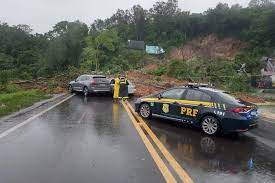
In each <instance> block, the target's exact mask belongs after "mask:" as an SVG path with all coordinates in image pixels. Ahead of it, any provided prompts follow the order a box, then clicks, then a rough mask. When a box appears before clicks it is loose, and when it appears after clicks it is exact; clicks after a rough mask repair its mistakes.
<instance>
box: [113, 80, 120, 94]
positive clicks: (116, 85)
mask: <svg viewBox="0 0 275 183" xmlns="http://www.w3.org/2000/svg"><path fill="white" fill-rule="evenodd" d="M119 89H120V79H119V78H118V77H116V78H115V85H114V96H113V97H114V99H118V98H119Z"/></svg>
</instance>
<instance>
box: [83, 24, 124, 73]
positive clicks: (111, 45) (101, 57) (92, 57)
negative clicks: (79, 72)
mask: <svg viewBox="0 0 275 183" xmlns="http://www.w3.org/2000/svg"><path fill="white" fill-rule="evenodd" d="M86 45H87V46H86V47H85V48H84V50H83V54H82V64H81V65H82V67H88V68H95V69H96V71H98V70H99V68H100V65H103V66H104V65H105V64H108V62H110V61H111V59H112V58H113V57H115V56H116V55H117V54H116V51H118V49H119V37H118V33H117V32H116V31H115V30H113V29H111V30H104V31H102V32H101V33H100V34H99V35H98V36H96V37H95V38H93V37H92V36H89V37H87V38H86ZM94 66H95V67H94Z"/></svg>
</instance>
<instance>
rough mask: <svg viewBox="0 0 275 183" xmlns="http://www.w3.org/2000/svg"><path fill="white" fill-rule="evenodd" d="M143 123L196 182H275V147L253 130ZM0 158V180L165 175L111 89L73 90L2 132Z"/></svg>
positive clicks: (59, 181) (62, 182)
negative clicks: (218, 132) (225, 132)
mask: <svg viewBox="0 0 275 183" xmlns="http://www.w3.org/2000/svg"><path fill="white" fill-rule="evenodd" d="M147 124H148V125H149V126H150V128H151V129H152V131H153V132H154V133H155V134H156V136H157V137H158V138H159V140H160V141H161V142H162V143H163V144H164V145H165V147H166V148H167V149H168V150H169V152H170V153H171V154H172V155H173V156H174V158H175V159H176V160H177V161H178V163H179V164H180V165H181V166H182V168H183V169H185V170H186V171H187V172H188V174H189V175H190V176H191V177H192V179H193V180H194V182H198V183H221V182H228V183H229V182H230V183H235V182H236V183H237V182H241V183H246V182H247V183H248V182H249V183H254V182H259V183H260V182H261V183H262V182H275V156H274V154H275V150H274V149H272V148H270V147H269V146H266V145H264V144H263V143H261V142H259V141H258V140H256V139H255V138H252V137H250V136H247V135H245V134H244V135H241V136H239V137H232V136H223V137H209V136H206V135H204V134H202V133H201V132H200V131H198V130H196V129H192V128H190V127H188V126H185V125H182V124H179V123H176V122H172V121H167V120H161V119H156V118H155V119H152V120H150V121H147ZM0 162H1V163H0V183H2V182H3V183H76V182H77V183H85V182H95V183H97V182H100V183H101V182H102V183H106V182H114V183H124V182H165V179H164V178H163V176H162V174H161V172H160V171H159V169H158V168H157V166H156V164H155V162H154V161H153V158H152V157H151V155H150V154H149V153H148V150H147V149H146V147H145V145H144V143H143V141H142V140H141V138H140V136H139V135H138V133H137V131H136V129H135V128H134V126H133V124H132V123H131V121H130V118H129V116H128V113H127V112H126V110H125V109H124V108H123V106H122V105H121V104H120V103H116V102H113V100H112V99H111V98H108V97H89V98H87V99H85V98H83V97H82V96H74V97H72V98H71V99H69V100H68V101H66V102H64V103H62V104H60V105H58V106H57V107H55V108H53V109H52V110H50V111H48V112H47V113H45V114H43V115H41V116H40V117H38V118H36V119H34V120H33V121H32V122H31V123H28V124H26V125H24V126H22V127H20V128H18V129H17V130H15V131H13V132H12V133H10V134H8V135H7V136H5V137H3V138H0ZM177 180H178V179H177Z"/></svg>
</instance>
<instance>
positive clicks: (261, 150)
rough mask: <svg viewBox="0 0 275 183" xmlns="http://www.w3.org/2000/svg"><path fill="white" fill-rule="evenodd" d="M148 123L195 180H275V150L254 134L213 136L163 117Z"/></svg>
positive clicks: (251, 181)
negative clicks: (252, 136) (250, 135)
mask: <svg viewBox="0 0 275 183" xmlns="http://www.w3.org/2000/svg"><path fill="white" fill-rule="evenodd" d="M167 123H170V124H167ZM148 125H149V126H150V127H151V129H152V130H153V131H154V133H155V134H156V135H157V136H158V138H159V139H160V140H161V141H162V143H163V144H164V145H165V146H166V147H167V149H168V150H169V151H170V152H171V153H172V154H173V155H174V157H175V158H176V159H177V161H178V162H179V163H180V164H181V165H182V167H183V168H184V169H186V170H187V171H188V172H189V173H190V175H191V176H192V178H193V179H194V181H195V182H198V183H208V182H209V183H215V182H217V183H219V182H225V183H226V182H228V183H235V182H249V183H253V182H275V157H274V153H275V151H274V150H271V149H270V148H268V147H266V146H264V145H261V144H259V143H258V142H256V141H255V140H254V139H253V138H250V137H247V136H245V135H240V136H239V137H232V136H225V137H210V136H206V135H204V134H202V133H201V132H200V131H198V130H195V129H190V127H186V126H183V125H180V124H178V123H175V122H171V121H167V120H161V119H153V120H151V121H150V122H149V123H148Z"/></svg>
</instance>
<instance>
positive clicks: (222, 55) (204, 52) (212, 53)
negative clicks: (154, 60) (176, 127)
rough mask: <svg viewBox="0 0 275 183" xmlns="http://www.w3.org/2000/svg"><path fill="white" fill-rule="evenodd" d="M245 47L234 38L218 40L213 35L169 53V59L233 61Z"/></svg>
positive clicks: (199, 38) (195, 40)
mask: <svg viewBox="0 0 275 183" xmlns="http://www.w3.org/2000/svg"><path fill="white" fill-rule="evenodd" d="M246 46H247V45H246V44H245V43H243V42H241V41H240V40H237V39H234V38H219V37H218V36H216V35H214V34H210V35H208V36H205V37H198V38H196V39H193V40H192V41H190V42H187V43H186V44H185V45H183V46H182V47H180V48H174V49H172V50H171V52H170V55H169V57H170V59H177V60H189V59H192V58H194V57H200V58H204V59H213V60H215V59H227V60H231V59H234V58H235V56H236V54H237V53H239V51H240V50H242V49H243V48H245V47H246Z"/></svg>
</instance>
